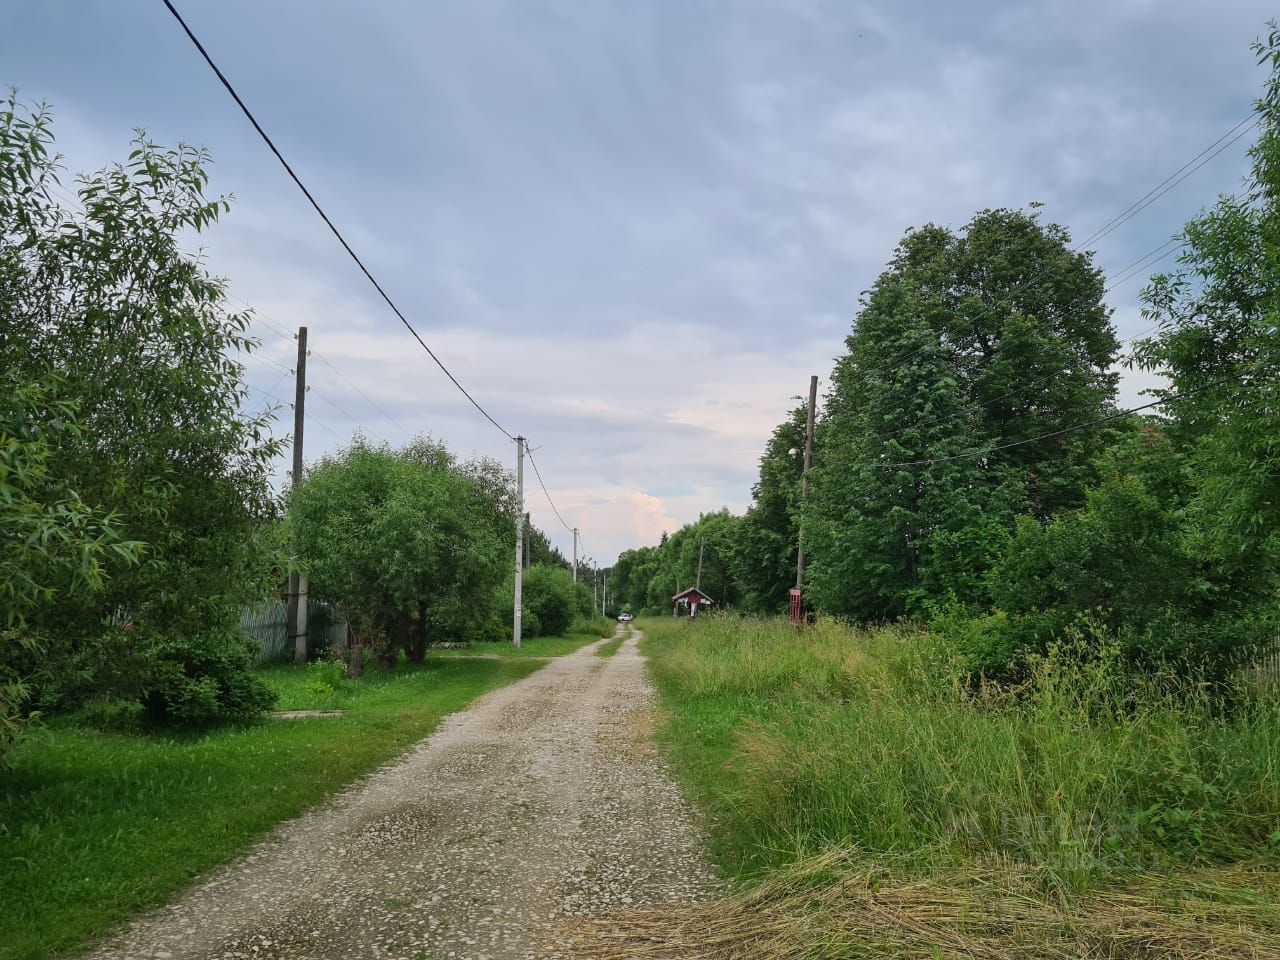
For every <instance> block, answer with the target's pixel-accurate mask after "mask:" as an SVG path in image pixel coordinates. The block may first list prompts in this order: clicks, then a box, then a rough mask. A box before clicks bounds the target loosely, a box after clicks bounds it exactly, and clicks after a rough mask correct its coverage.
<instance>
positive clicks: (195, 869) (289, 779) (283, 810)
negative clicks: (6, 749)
mask: <svg viewBox="0 0 1280 960" xmlns="http://www.w3.org/2000/svg"><path fill="white" fill-rule="evenodd" d="M538 666H539V664H538V662H537V661H533V660H511V659H501V660H479V659H472V660H445V659H441V658H437V657H436V656H434V655H433V656H432V657H430V658H429V659H428V662H427V663H426V664H424V665H422V666H420V667H405V666H403V665H402V666H401V667H399V668H398V669H397V670H396V671H394V672H391V673H381V672H380V671H378V670H377V669H376V668H374V669H371V670H370V671H369V673H368V674H367V675H366V677H365V678H364V679H363V680H361V681H359V682H358V683H352V682H339V683H337V684H336V687H334V686H330V687H327V688H326V685H325V684H324V683H320V682H317V676H316V673H315V671H308V670H300V669H297V668H293V667H273V668H265V669H263V671H262V675H263V678H264V679H265V680H266V681H267V683H268V684H269V685H270V686H271V687H272V688H273V689H275V690H276V691H277V692H278V693H279V695H280V703H279V708H280V709H326V710H327V709H342V710H346V711H347V713H346V715H345V716H342V717H332V718H317V719H308V720H288V721H286V720H275V719H268V720H264V721H261V722H259V723H255V724H251V725H247V726H243V727H238V728H224V729H219V730H216V731H211V732H207V733H203V734H200V735H192V736H184V737H174V736H171V735H148V734H142V733H137V732H107V731H103V730H96V729H88V728H86V727H84V726H79V725H77V724H76V723H75V722H73V721H71V720H68V719H59V720H54V721H51V722H50V724H49V725H48V726H47V727H46V728H45V729H43V730H42V731H40V732H39V733H38V734H37V735H36V736H34V737H33V738H32V740H31V741H30V742H28V743H26V744H24V745H23V746H22V747H21V748H20V749H19V751H18V753H17V756H16V757H15V763H14V767H13V769H12V770H11V771H9V772H8V773H6V774H4V775H3V777H0V903H3V904H4V908H3V909H2V910H0V958H4V960H38V958H43V957H47V956H49V955H50V954H52V953H55V952H59V951H66V950H72V949H74V948H76V947H78V946H80V945H82V944H83V943H84V942H85V940H86V938H87V937H91V936H94V935H97V934H101V933H103V932H104V931H106V930H108V929H109V928H110V927H111V926H113V925H114V924H116V923H118V922H120V921H122V920H125V919H127V918H128V917H129V916H130V915H131V914H132V913H133V912H135V911H137V910H139V909H141V908H144V907H147V906H151V905H153V904H157V903H160V902H162V901H163V900H165V899H166V898H167V897H168V896H170V895H171V894H172V893H174V892H175V891H176V890H179V889H181V888H182V887H184V886H186V885H187V884H189V883H190V882H191V881H192V880H193V879H194V878H196V877H197V876H199V875H200V874H201V873H203V872H205V871H207V870H208V869H210V868H211V867H213V866H215V865H216V864H218V863H219V862H221V861H223V860H225V859H227V858H228V857H231V856H233V855H234V854H235V853H236V852H237V851H239V850H240V849H242V848H243V847H244V846H245V845H246V844H247V843H249V842H250V841H252V840H254V839H256V838H258V837H260V836H262V835H263V834H265V833H266V832H267V831H268V830H270V829H271V827H273V826H274V825H275V824H277V823H279V822H280V821H281V820H285V819H288V818H290V817H294V816H297V815H298V814H299V813H300V812H301V811H303V810H304V809H305V808H307V807H308V806H311V805H312V804H314V803H316V802H317V801H319V800H321V799H323V798H324V797H325V796H326V795H327V794H330V793H332V792H334V791H335V790H337V789H339V788H341V787H343V786H344V785H346V784H348V783H350V782H351V781H352V780H354V779H356V778H358V777H360V776H362V775H364V774H366V773H369V772H370V771H372V770H373V769H375V768H376V767H378V766H379V765H381V764H383V763H385V762H386V761H388V760H390V759H392V758H393V757H395V756H396V755H397V754H398V753H399V752H401V751H402V750H403V749H404V748H405V747H407V746H409V745H410V744H412V743H414V742H416V741H417V740H419V739H421V738H422V737H423V736H425V735H426V734H428V733H430V732H431V730H432V729H434V728H435V726H436V725H437V724H438V723H439V721H440V719H441V718H442V717H444V716H445V715H446V714H449V713H452V712H454V711H456V710H459V709H461V708H462V707H464V706H466V705H467V704H468V703H469V702H470V701H471V700H473V699H475V698H476V697H477V696H479V695H480V694H483V693H485V692H487V691H489V690H493V689H495V688H497V687H500V686H503V685H505V684H507V683H510V682H512V681H515V680H519V679H521V678H522V677H525V676H528V675H529V674H531V673H533V672H534V671H535V670H536V669H537V667H538Z"/></svg>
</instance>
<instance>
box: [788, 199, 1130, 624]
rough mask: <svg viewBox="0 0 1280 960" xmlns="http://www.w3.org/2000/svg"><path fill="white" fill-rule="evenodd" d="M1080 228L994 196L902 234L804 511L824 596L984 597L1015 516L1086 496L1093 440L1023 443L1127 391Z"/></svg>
mask: <svg viewBox="0 0 1280 960" xmlns="http://www.w3.org/2000/svg"><path fill="white" fill-rule="evenodd" d="M1067 240H1068V238H1067V235H1066V233H1065V231H1063V230H1062V229H1061V228H1059V227H1053V226H1050V227H1046V226H1044V225H1042V224H1040V223H1039V222H1038V220H1037V219H1036V218H1035V217H1034V216H1033V215H1028V214H1025V213H1020V212H1015V211H1008V210H996V211H984V212H982V213H980V214H978V215H977V216H976V217H975V218H974V219H973V220H972V221H971V222H970V223H969V224H968V226H967V227H966V228H965V229H964V231H962V232H961V233H959V234H954V233H952V232H951V231H949V230H946V229H944V228H941V227H935V226H929V227H924V228H921V229H919V230H914V231H912V232H910V233H909V234H908V235H907V236H906V238H905V239H904V240H903V241H902V243H901V244H900V245H899V247H898V250H897V252H896V254H895V256H894V258H893V260H892V261H891V262H890V264H889V267H888V269H887V270H886V271H885V273H884V274H882V275H881V277H880V278H879V279H878V280H877V282H876V284H875V286H874V288H873V289H872V290H871V291H870V293H869V294H868V295H867V297H866V298H865V300H864V302H863V307H862V310H861V312H860V313H859V316H858V319H857V321H856V322H855V325H854V330H853V333H852V334H851V335H850V336H849V338H848V340H847V344H848V351H849V352H848V353H847V354H846V356H844V357H843V358H841V360H840V361H839V362H838V363H837V366H836V370H835V374H834V377H833V392H832V396H831V398H830V400H829V402H828V407H827V412H826V416H825V417H824V420H823V422H822V423H821V426H820V430H819V443H818V452H817V469H816V471H815V476H814V477H813V485H812V488H811V493H810V499H809V503H808V504H807V505H806V511H805V518H804V526H805V538H806V544H807V546H806V551H807V553H808V554H809V556H810V573H809V574H808V579H809V582H810V585H811V596H812V599H813V601H814V602H815V603H816V604H817V605H818V606H819V607H820V608H822V609H826V610H830V611H833V612H840V613H844V614H848V615H851V616H855V617H859V618H862V619H868V620H874V619H881V618H886V617H895V616H899V615H901V614H903V613H906V612H910V611H913V610H918V609H920V607H921V606H922V605H924V604H925V603H926V601H927V600H928V599H929V598H931V597H937V596H939V595H943V594H946V593H956V594H957V595H959V596H960V598H961V599H964V600H970V601H974V602H982V601H984V600H985V599H986V597H985V592H984V588H983V578H982V573H983V568H984V566H985V565H989V563H990V562H991V561H992V559H993V558H994V556H995V555H996V554H997V553H998V550H999V546H1000V543H1001V542H1002V540H1003V537H1004V535H1005V531H1006V530H1007V529H1008V528H1010V527H1011V526H1012V523H1013V518H1014V517H1015V516H1017V515H1018V514H1020V513H1023V512H1031V513H1033V514H1035V515H1039V516H1045V515H1049V514H1052V513H1053V512H1055V511H1057V510H1060V509H1062V508H1063V507H1065V506H1072V505H1075V504H1078V503H1080V502H1082V500H1083V495H1084V482H1085V480H1086V479H1087V477H1088V476H1089V475H1090V474H1089V470H1090V466H1089V464H1090V462H1091V458H1092V455H1093V454H1094V453H1095V448H1096V442H1095V441H1094V440H1093V439H1092V438H1089V437H1075V438H1073V439H1069V440H1065V441H1062V440H1049V441H1035V442H1028V441H1032V440H1034V438H1035V437H1037V436H1039V435H1040V434H1043V433H1048V432H1051V431H1052V430H1053V429H1055V428H1057V427H1060V426H1063V425H1065V424H1069V423H1075V422H1079V421H1082V420H1089V419H1092V418H1094V417H1097V416H1100V415H1102V414H1103V413H1104V412H1105V411H1107V410H1108V409H1110V405H1111V402H1112V397H1113V394H1114V387H1115V376H1114V374H1112V373H1111V372H1110V369H1109V368H1110V366H1111V363H1112V360H1113V359H1114V356H1115V350H1116V340H1115V336H1114V333H1113V332H1112V329H1111V326H1110V322H1109V318H1108V311H1107V309H1106V308H1105V306H1104V305H1103V303H1102V293H1103V283H1102V278H1101V276H1100V275H1099V273H1098V271H1097V270H1095V269H1094V268H1093V267H1092V265H1091V263H1090V260H1089V257H1088V256H1087V255H1085V254H1077V253H1073V252H1071V251H1070V250H1069V249H1068V248H1067ZM1010 443H1015V444H1018V446H1015V447H1013V448H1011V449H1009V450H1006V451H1002V452H1000V453H999V454H998V455H994V456H992V457H990V458H988V457H985V456H981V455H979V454H981V453H982V451H984V450H986V449H989V448H992V447H996V446H1000V445H1004V444H1010ZM958 552H962V553H963V554H964V556H963V558H962V559H961V560H960V562H957V557H956V554H957V553H958Z"/></svg>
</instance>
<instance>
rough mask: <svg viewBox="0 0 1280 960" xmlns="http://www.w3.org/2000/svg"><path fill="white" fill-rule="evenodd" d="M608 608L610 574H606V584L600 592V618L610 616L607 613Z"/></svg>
mask: <svg viewBox="0 0 1280 960" xmlns="http://www.w3.org/2000/svg"><path fill="white" fill-rule="evenodd" d="M608 608H609V574H608V573H607V572H606V573H605V575H604V584H603V585H602V589H601V591H600V616H602V617H606V616H608V614H607V613H605V611H606V610H607V609H608Z"/></svg>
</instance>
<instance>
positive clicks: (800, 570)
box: [796, 376, 818, 590]
mask: <svg viewBox="0 0 1280 960" xmlns="http://www.w3.org/2000/svg"><path fill="white" fill-rule="evenodd" d="M817 405H818V378H817V377H816V376H813V377H810V378H809V409H808V411H807V413H808V415H807V417H806V419H805V427H804V472H803V473H801V474H800V503H801V505H802V511H803V504H804V502H805V500H807V499H808V497H809V468H810V467H812V466H813V410H814V407H816V406H817ZM796 539H797V544H796V545H797V550H796V589H797V590H802V589H804V528H803V527H801V529H800V531H799V532H798V534H797V537H796Z"/></svg>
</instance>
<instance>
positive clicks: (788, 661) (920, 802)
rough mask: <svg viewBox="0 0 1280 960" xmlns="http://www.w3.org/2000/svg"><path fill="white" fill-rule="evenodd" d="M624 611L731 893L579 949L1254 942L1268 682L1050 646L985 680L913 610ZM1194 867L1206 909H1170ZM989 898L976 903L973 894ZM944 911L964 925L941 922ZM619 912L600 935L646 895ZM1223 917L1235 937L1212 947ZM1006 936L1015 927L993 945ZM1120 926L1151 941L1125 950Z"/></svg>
mask: <svg viewBox="0 0 1280 960" xmlns="http://www.w3.org/2000/svg"><path fill="white" fill-rule="evenodd" d="M643 629H644V630H645V633H646V639H645V641H644V647H643V649H644V650H645V652H646V653H647V654H648V655H649V657H650V663H651V670H652V673H653V676H654V678H655V680H656V682H657V685H658V687H659V691H660V694H661V697H662V701H663V705H664V707H665V708H666V711H667V714H668V715H669V717H670V720H669V723H668V725H667V727H666V729H665V731H664V733H663V734H662V736H663V737H664V739H665V741H666V746H667V747H668V752H669V754H670V756H671V757H672V759H673V761H674V762H675V766H676V770H677V772H678V774H679V775H680V776H681V778H682V779H683V780H684V782H685V785H686V787H687V789H688V790H689V792H690V793H691V794H692V795H693V797H694V798H695V799H696V800H697V801H698V802H699V803H700V805H701V806H702V807H703V808H704V809H705V810H706V812H707V813H708V815H709V816H708V823H709V829H710V832H711V838H712V842H713V852H714V853H715V855H716V857H717V859H718V860H719V862H720V863H721V865H722V867H723V868H724V870H725V872H726V873H727V874H728V875H729V877H730V878H731V879H733V880H736V881H738V883H739V887H740V889H741V891H742V892H741V893H740V894H739V895H738V896H737V897H735V898H730V899H729V900H727V901H725V902H723V903H720V904H717V905H713V906H709V907H702V908H698V909H697V910H694V911H692V912H690V913H686V914H678V915H670V916H668V917H667V920H668V921H669V922H671V923H673V924H676V925H677V927H679V925H680V924H684V923H686V922H687V923H688V924H689V926H688V927H687V929H688V930H690V931H693V930H698V931H701V933H700V934H699V937H702V939H699V937H693V938H692V940H691V943H692V944H693V945H694V946H693V947H690V949H689V950H688V951H687V952H685V953H678V954H667V953H662V952H661V951H658V952H655V953H652V954H644V953H632V952H627V951H629V950H631V949H632V947H631V946H628V947H627V948H626V950H622V949H621V947H620V948H619V952H617V953H614V954H609V953H604V954H600V955H602V956H604V955H607V956H620V957H623V956H667V955H672V956H675V955H679V956H689V957H708V958H710V957H721V956H724V957H729V956H734V957H765V956H771V957H772V956H778V957H801V956H804V957H828V956H830V957H837V956H839V957H845V956H850V957H852V956H864V955H875V950H876V949H880V950H883V951H884V952H885V953H886V954H887V955H889V956H911V957H915V956H920V957H932V956H979V955H989V956H997V957H1003V956H1037V957H1039V956H1049V957H1058V956H1062V957H1067V956H1073V957H1074V956H1107V957H1122V956H1136V955H1144V956H1145V955H1161V956H1164V955H1168V956H1204V957H1210V956H1214V957H1216V956H1254V955H1257V956H1264V955H1280V940H1277V936H1280V925H1277V914H1276V910H1277V907H1276V903H1275V901H1273V900H1271V899H1269V898H1268V897H1267V896H1266V895H1265V891H1266V890H1267V889H1268V887H1270V886H1272V885H1274V875H1273V874H1271V873H1270V872H1269V871H1271V870H1272V869H1273V868H1274V867H1276V866H1280V834H1278V832H1277V828H1278V827H1280V706H1278V705H1277V703H1276V701H1275V700H1274V699H1270V698H1268V697H1265V696H1261V695H1258V694H1256V693H1248V692H1244V691H1236V692H1235V694H1234V696H1233V697H1232V698H1230V699H1228V698H1226V697H1224V696H1223V695H1222V693H1221V692H1219V691H1214V692H1211V691H1210V690H1208V689H1207V688H1199V687H1195V686H1190V687H1188V686H1187V685H1185V684H1174V683H1172V682H1170V681H1169V680H1168V678H1161V677H1150V676H1139V675H1136V674H1133V673H1131V672H1129V671H1128V670H1127V669H1126V668H1125V666H1124V665H1123V659H1122V658H1121V657H1119V656H1118V654H1117V653H1116V652H1115V651H1108V650H1106V649H1101V650H1099V649H1086V648H1083V647H1081V646H1079V645H1073V644H1070V643H1068V644H1065V645H1062V646H1058V647H1052V648H1050V649H1049V651H1048V652H1047V653H1046V654H1044V655H1043V656H1041V657H1039V658H1037V659H1035V660H1034V661H1033V662H1031V663H1030V664H1029V667H1030V669H1029V671H1028V673H1027V679H1026V680H1025V681H1024V682H1023V683H1021V684H1019V685H1017V686H999V685H995V684H991V683H977V684H974V683H973V682H971V681H970V680H969V678H968V675H967V671H966V670H965V669H964V665H963V664H962V663H961V662H960V661H959V660H958V658H957V657H956V656H955V655H954V654H953V653H952V652H951V651H950V650H948V649H947V648H946V647H945V646H943V645H942V643H941V642H940V641H939V640H937V639H936V638H934V637H932V636H930V635H928V634H925V633H922V632H920V631H918V630H916V629H914V628H906V627H888V628H881V629H876V630H855V629H852V628H849V627H847V626H844V625H841V624H839V623H836V622H834V621H831V620H819V621H818V622H817V623H816V624H815V625H813V626H812V627H810V628H807V629H803V630H796V629H795V628H793V627H791V626H790V625H789V624H787V623H785V622H782V621H777V620H753V619H746V620H743V619H730V618H711V619H708V620H706V621H703V622H699V623H697V624H693V625H689V624H684V623H679V622H676V623H673V622H671V621H668V620H666V619H665V618H664V619H662V620H655V621H653V622H650V623H646V624H644V625H643ZM802 881H803V882H802ZM1184 883H1185V884H1190V885H1192V886H1194V887H1195V889H1194V890H1192V891H1191V892H1190V893H1186V892H1185V891H1184V892H1183V893H1179V892H1177V891H1179V890H1181V889H1182V886H1181V885H1182V884H1184ZM1214 884H1219V885H1220V886H1221V887H1222V889H1223V890H1225V891H1226V893H1224V894H1223V897H1224V898H1225V899H1223V901H1222V905H1221V909H1220V911H1219V912H1218V913H1216V914H1214V916H1213V917H1211V918H1210V919H1209V920H1204V922H1203V923H1200V920H1196V921H1195V923H1192V920H1193V919H1194V918H1195V917H1196V916H1198V915H1197V914H1196V912H1195V911H1196V910H1199V909H1200V908H1199V907H1197V906H1195V905H1196V904H1198V903H1202V902H1204V903H1208V902H1211V901H1213V898H1212V897H1210V896H1209V894H1207V893H1205V892H1204V891H1205V890H1208V889H1210V888H1211V887H1213V885H1214ZM885 891H890V892H891V891H897V892H896V893H892V895H890V893H888V892H885ZM1197 891H1199V892H1197ZM1184 894H1185V895H1184ZM993 897H994V898H995V901H996V902H997V903H998V904H999V909H998V910H997V912H996V913H995V914H992V913H991V912H990V911H989V910H987V909H986V908H985V907H983V908H980V907H981V904H982V903H984V902H986V898H993ZM1180 897H1181V898H1183V899H1178V898H1180ZM753 898H754V899H753ZM1161 898H1166V899H1167V898H1173V900H1172V901H1169V902H1173V903H1175V904H1176V905H1175V906H1174V907H1169V906H1168V904H1167V903H1166V902H1165V900H1164V899H1161ZM1206 898H1207V899H1206ZM1251 898H1252V899H1251ZM1184 900H1185V903H1184ZM806 904H810V906H806ZM1205 909H1206V910H1209V908H1208V907H1206V908H1205ZM700 911H701V912H700ZM753 911H759V917H758V919H757V920H752V921H747V920H746V919H744V918H745V917H746V915H747V914H750V913H752V912H753ZM1250 911H1253V912H1252V913H1251V912H1250ZM1209 912H1210V913H1212V912H1213V911H1212V910H1210V911H1209ZM958 916H963V917H970V918H971V919H972V921H973V926H971V927H966V926H965V923H960V924H959V928H958V929H959V930H960V933H959V934H958V936H959V937H960V939H959V940H956V939H954V938H951V936H950V934H947V933H946V930H948V929H951V928H952V927H954V926H955V925H956V923H957V922H958V921H957V919H956V918H957V917H958ZM718 917H719V918H722V919H723V918H730V917H736V918H737V919H735V920H733V923H731V924H730V925H729V926H728V927H723V928H722V927H720V926H717V924H718V923H719V922H720V921H719V920H718V919H717V918H718ZM1002 917H1003V919H1001V918H1002ZM1250 917H1251V918H1252V919H1248V918H1250ZM1215 918H1216V919H1215ZM634 919H635V923H636V924H637V926H635V927H634V928H631V927H628V926H627V923H625V922H622V923H620V924H619V926H618V929H619V931H622V932H621V933H620V934H619V937H621V939H619V940H617V944H622V943H624V942H630V941H627V937H628V936H630V935H631V933H635V934H636V935H637V936H643V933H642V931H643V930H644V929H645V924H647V923H649V922H650V920H651V919H652V918H649V919H646V918H645V917H644V916H637V917H635V918H634ZM891 919H892V922H890V920H891ZM1246 919H1247V923H1246ZM725 922H726V923H728V922H729V921H728V920H727V919H725ZM965 922H967V921H965ZM733 924H738V925H739V928H740V929H739V933H737V934H733V935H732V936H730V935H729V934H728V933H727V932H726V933H725V937H726V939H725V940H724V941H723V942H722V943H720V944H719V945H718V946H716V945H714V944H713V941H715V938H716V936H717V934H715V933H714V932H713V931H715V930H722V931H728V930H729V929H730V927H732V926H733ZM1116 924H1120V925H1121V926H1122V927H1123V929H1112V928H1113V927H1114V926H1115V925H1116ZM1196 924H1199V925H1200V927H1201V928H1203V929H1201V932H1200V933H1196V931H1195V930H1194V929H1192V928H1193V927H1194V926H1196ZM1239 924H1245V926H1241V927H1240V928H1239V929H1240V930H1243V931H1246V932H1247V934H1248V937H1253V938H1255V940H1256V943H1257V944H1258V946H1259V950H1258V952H1257V953H1256V954H1253V953H1248V952H1247V951H1246V952H1232V951H1234V950H1236V947H1235V946H1232V945H1233V944H1238V943H1239V942H1240V940H1241V937H1243V936H1245V934H1242V933H1239V932H1238V931H1237V933H1236V934H1231V933H1230V931H1231V930H1233V929H1236V925H1239ZM1250 924H1252V926H1250ZM765 928H767V929H765ZM681 929H685V928H681ZM735 929H738V928H735ZM770 930H772V931H773V933H770V932H769V931H770ZM627 931H630V932H627ZM753 931H754V932H753ZM1109 931H1110V932H1109ZM704 933H705V936H703V934H704ZM873 933H874V935H873ZM775 934H776V936H777V937H781V938H782V939H776V938H775V939H771V937H774V935H775ZM1024 935H1025V937H1026V938H1027V943H1028V944H1033V945H1034V948H1033V949H1030V952H1027V950H1024V952H1022V953H1018V952H1017V951H1018V950H1019V949H1023V948H1021V947H1019V943H1020V942H1021V939H1020V938H1022V937H1023V936H1024ZM789 937H790V938H794V942H792V940H790V939H788V938H789ZM1144 937H1146V938H1149V939H1150V942H1151V943H1152V944H1153V945H1156V944H1161V943H1163V942H1164V941H1162V939H1161V938H1168V941H1169V942H1168V943H1167V944H1165V946H1164V947H1161V948H1160V949H1153V952H1152V953H1150V954H1143V953H1141V952H1140V951H1138V949H1137V947H1136V946H1134V944H1136V943H1138V941H1139V940H1141V939H1142V938H1144ZM752 938H756V939H752ZM826 938H834V939H831V940H828V939H826ZM885 938H888V939H887V940H886V939H885ZM1197 938H1198V939H1197ZM1210 940H1211V941H1212V944H1211V945H1212V949H1209V947H1208V946H1206V943H1208V941H1210ZM699 944H701V945H699ZM760 944H766V945H772V946H760ZM1197 944H1198V945H1197ZM1263 945H1266V947H1267V949H1261V947H1262V946H1263ZM730 947H732V949H733V950H740V951H741V952H732V950H730ZM962 947H963V949H962ZM873 948H874V949H873ZM1272 948H1274V949H1272ZM1244 949H1245V948H1244V946H1240V950H1244ZM717 950H720V951H722V952H716V951H717ZM770 950H774V951H776V952H770ZM931 950H932V951H934V952H930V951H931ZM965 950H968V951H970V952H965ZM1073 950H1075V951H1077V952H1075V953H1073V952H1072V951H1073ZM806 951H809V952H806ZM1197 951H1199V952H1197ZM1214 951H1217V952H1214ZM1269 951H1271V952H1269ZM593 955H594V954H593Z"/></svg>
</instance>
